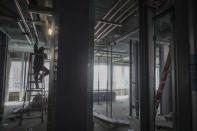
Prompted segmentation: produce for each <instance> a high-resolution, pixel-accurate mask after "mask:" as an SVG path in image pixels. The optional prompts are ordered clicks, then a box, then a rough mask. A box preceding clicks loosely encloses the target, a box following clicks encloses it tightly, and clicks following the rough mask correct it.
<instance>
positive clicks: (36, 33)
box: [26, 0, 39, 41]
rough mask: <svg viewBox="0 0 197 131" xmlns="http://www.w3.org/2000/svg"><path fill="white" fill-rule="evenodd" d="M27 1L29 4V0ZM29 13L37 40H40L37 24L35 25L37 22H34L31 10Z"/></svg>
mask: <svg viewBox="0 0 197 131" xmlns="http://www.w3.org/2000/svg"><path fill="white" fill-rule="evenodd" d="M26 2H27V5H28V6H29V0H26ZM29 15H30V18H31V20H32V25H33V30H34V32H35V35H36V41H39V37H38V32H37V29H36V26H35V23H34V18H33V15H32V13H31V12H30V11H29Z"/></svg>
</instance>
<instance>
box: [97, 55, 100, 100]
mask: <svg viewBox="0 0 197 131" xmlns="http://www.w3.org/2000/svg"><path fill="white" fill-rule="evenodd" d="M99 73H100V58H99V57H98V94H97V95H98V98H97V99H98V104H100V74H99Z"/></svg>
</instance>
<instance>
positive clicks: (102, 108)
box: [93, 97, 129, 120]
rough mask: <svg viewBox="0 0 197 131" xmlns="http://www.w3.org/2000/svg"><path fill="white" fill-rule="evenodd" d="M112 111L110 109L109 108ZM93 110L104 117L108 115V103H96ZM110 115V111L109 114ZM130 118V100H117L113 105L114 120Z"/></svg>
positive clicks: (126, 98)
mask: <svg viewBox="0 0 197 131" xmlns="http://www.w3.org/2000/svg"><path fill="white" fill-rule="evenodd" d="M108 109H109V110H110V107H108ZM93 110H94V111H95V112H98V113H100V114H102V115H106V102H100V104H98V103H97V102H95V103H94V108H93ZM108 114H110V111H109V113H108ZM128 117H129V98H128V97H125V98H122V99H117V100H116V101H113V103H112V118H115V119H120V120H128Z"/></svg>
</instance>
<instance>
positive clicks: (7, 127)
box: [0, 99, 129, 131]
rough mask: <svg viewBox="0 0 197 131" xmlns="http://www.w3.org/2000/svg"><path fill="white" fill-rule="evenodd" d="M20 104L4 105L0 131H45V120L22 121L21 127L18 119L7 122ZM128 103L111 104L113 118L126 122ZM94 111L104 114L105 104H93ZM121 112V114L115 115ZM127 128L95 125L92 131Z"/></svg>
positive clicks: (116, 130)
mask: <svg viewBox="0 0 197 131" xmlns="http://www.w3.org/2000/svg"><path fill="white" fill-rule="evenodd" d="M21 105H22V102H8V103H5V113H4V124H3V126H0V131H46V118H45V121H44V123H41V120H40V119H31V120H24V121H23V124H22V126H18V123H19V119H16V120H15V121H10V120H7V118H9V117H10V116H11V115H10V113H11V112H12V111H13V110H15V109H16V108H18V107H20V106H21ZM128 105H129V104H128V101H127V100H126V99H122V100H118V101H115V102H113V116H114V117H115V118H120V119H127V120H128V110H127V109H128ZM94 109H96V110H97V111H98V112H101V113H104V112H105V109H106V106H105V104H104V103H103V104H101V105H97V104H95V106H94ZM117 112H121V113H117ZM128 128H129V127H118V128H111V129H109V128H107V127H105V126H103V125H100V124H97V123H95V128H94V131H128Z"/></svg>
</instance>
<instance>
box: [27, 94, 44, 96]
mask: <svg viewBox="0 0 197 131" xmlns="http://www.w3.org/2000/svg"><path fill="white" fill-rule="evenodd" d="M30 96H45V95H41V94H39V95H30Z"/></svg>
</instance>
